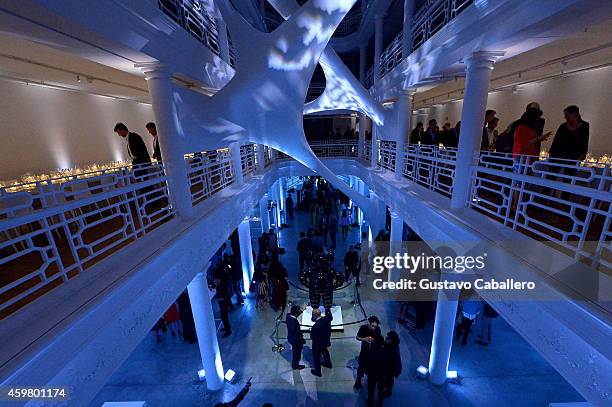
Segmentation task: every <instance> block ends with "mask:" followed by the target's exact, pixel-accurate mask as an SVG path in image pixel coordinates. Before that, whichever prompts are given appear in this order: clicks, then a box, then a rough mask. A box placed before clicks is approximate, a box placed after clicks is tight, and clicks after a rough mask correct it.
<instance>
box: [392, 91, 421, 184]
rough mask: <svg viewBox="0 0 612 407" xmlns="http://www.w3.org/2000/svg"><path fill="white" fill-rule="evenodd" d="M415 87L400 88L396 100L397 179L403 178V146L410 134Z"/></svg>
mask: <svg viewBox="0 0 612 407" xmlns="http://www.w3.org/2000/svg"><path fill="white" fill-rule="evenodd" d="M415 92H416V90H415V89H402V90H400V91H399V95H398V96H399V98H398V102H397V115H398V117H397V138H396V140H395V141H396V143H397V144H396V145H397V150H396V156H395V175H396V177H397V178H399V179H403V178H404V174H403V170H404V146H405V145H406V144H407V143H408V136H409V134H410V121H411V117H412V97H413V96H414V94H415Z"/></svg>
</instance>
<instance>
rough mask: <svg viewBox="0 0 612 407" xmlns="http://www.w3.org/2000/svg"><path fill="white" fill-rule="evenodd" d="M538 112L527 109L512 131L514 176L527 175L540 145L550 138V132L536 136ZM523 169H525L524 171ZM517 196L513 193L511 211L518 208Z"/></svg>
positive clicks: (536, 157)
mask: <svg viewBox="0 0 612 407" xmlns="http://www.w3.org/2000/svg"><path fill="white" fill-rule="evenodd" d="M539 112H540V111H538V110H537V109H535V108H530V109H527V111H526V112H525V114H523V117H522V118H521V121H520V124H519V125H518V126H517V127H516V130H515V131H514V145H513V147H512V148H513V149H512V156H513V158H514V168H513V171H514V172H515V173H516V174H524V175H528V172H529V167H530V165H531V164H532V163H533V162H535V161H537V160H538V159H539V156H540V144H541V142H542V141H545V140H547V139H548V137H550V135H551V134H552V132H550V131H549V132H547V133H546V134H543V135H541V136H538V132H537V124H538V115H539ZM524 167H527V169H526V170H525V169H524ZM518 197H519V194H518V193H517V192H516V191H513V196H512V210H516V209H517V206H518Z"/></svg>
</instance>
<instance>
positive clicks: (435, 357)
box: [429, 273, 459, 384]
mask: <svg viewBox="0 0 612 407" xmlns="http://www.w3.org/2000/svg"><path fill="white" fill-rule="evenodd" d="M441 278H442V279H445V280H449V281H450V280H451V279H452V277H451V275H450V274H445V273H443V274H442V275H441ZM458 298H459V290H445V291H443V290H440V291H438V303H437V307H436V320H435V322H434V331H433V337H432V339H431V353H430V355H429V379H430V380H431V382H432V383H434V384H443V383H444V382H445V381H446V378H447V372H448V362H449V360H450V355H451V349H452V346H453V334H454V330H455V319H456V317H457V301H458Z"/></svg>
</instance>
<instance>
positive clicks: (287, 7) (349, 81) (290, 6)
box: [268, 0, 384, 125]
mask: <svg viewBox="0 0 612 407" xmlns="http://www.w3.org/2000/svg"><path fill="white" fill-rule="evenodd" d="M268 2H269V3H270V4H271V5H272V7H274V8H275V9H276V11H278V12H279V13H280V14H281V15H282V16H283V18H284V19H288V18H289V17H290V16H291V15H292V14H293V13H295V12H296V11H298V10H299V5H298V4H297V2H296V0H268ZM319 64H320V65H321V67H322V68H323V72H324V73H325V82H326V83H325V90H324V92H323V94H321V95H320V96H319V97H318V98H317V99H315V100H313V101H312V102H310V103H307V104H306V106H304V114H309V113H317V112H324V111H333V110H342V109H344V110H354V111H357V112H360V113H363V114H365V115H366V116H369V117H370V118H371V119H372V120H373V121H374V122H375V123H376V124H378V125H382V124H383V123H384V109H383V107H382V105H381V104H380V103H378V101H376V100H375V99H374V98H372V97H371V96H370V94H369V93H368V91H367V90H366V89H365V88H364V87H363V86H362V85H361V83H360V82H359V80H358V79H357V78H355V76H354V75H353V73H352V72H351V71H350V70H349V69H348V67H347V66H346V65H345V64H344V62H343V61H342V59H340V57H339V56H338V54H336V52H335V51H334V50H333V48H332V47H331V46H327V47H326V48H325V50H324V51H323V54H321V59H320V60H319Z"/></svg>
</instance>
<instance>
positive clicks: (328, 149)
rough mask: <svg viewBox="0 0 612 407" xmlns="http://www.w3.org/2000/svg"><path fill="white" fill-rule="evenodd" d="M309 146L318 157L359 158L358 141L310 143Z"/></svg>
mask: <svg viewBox="0 0 612 407" xmlns="http://www.w3.org/2000/svg"><path fill="white" fill-rule="evenodd" d="M308 144H309V145H310V148H311V149H312V151H313V152H314V153H315V154H316V155H317V156H318V157H357V156H358V153H359V146H358V144H357V140H326V141H309V142H308Z"/></svg>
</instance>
